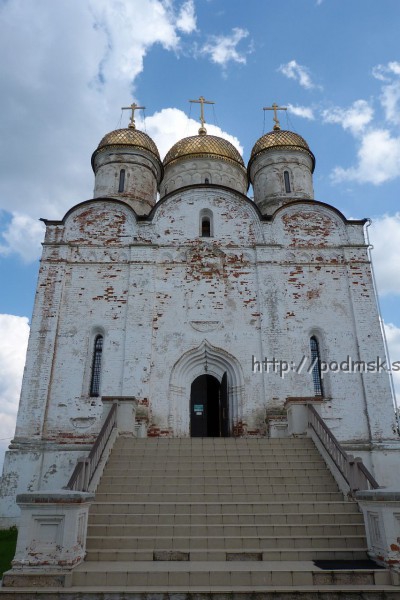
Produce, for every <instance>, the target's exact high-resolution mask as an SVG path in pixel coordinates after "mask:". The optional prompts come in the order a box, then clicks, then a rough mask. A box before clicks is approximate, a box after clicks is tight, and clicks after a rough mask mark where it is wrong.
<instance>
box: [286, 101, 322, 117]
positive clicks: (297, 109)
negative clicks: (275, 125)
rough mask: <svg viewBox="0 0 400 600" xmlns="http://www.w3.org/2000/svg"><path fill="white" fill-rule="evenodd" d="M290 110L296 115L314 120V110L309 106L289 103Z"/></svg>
mask: <svg viewBox="0 0 400 600" xmlns="http://www.w3.org/2000/svg"><path fill="white" fill-rule="evenodd" d="M287 107H288V110H289V111H290V112H291V113H293V114H294V115H296V117H302V118H303V119H309V120H311V121H313V120H314V118H315V117H314V111H313V109H312V108H310V107H309V106H294V105H293V104H288V105H287Z"/></svg>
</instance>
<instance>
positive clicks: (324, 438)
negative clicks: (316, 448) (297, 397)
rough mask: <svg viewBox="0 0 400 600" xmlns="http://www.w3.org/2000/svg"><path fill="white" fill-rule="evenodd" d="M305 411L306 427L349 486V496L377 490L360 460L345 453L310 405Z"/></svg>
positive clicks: (376, 485)
mask: <svg viewBox="0 0 400 600" xmlns="http://www.w3.org/2000/svg"><path fill="white" fill-rule="evenodd" d="M307 409H308V426H309V427H310V428H311V429H312V430H313V431H314V433H315V434H316V436H317V437H318V439H319V440H320V442H321V444H322V445H323V447H324V448H325V450H326V452H327V453H328V455H329V457H330V459H331V460H332V461H333V463H334V464H335V465H336V467H337V468H338V469H339V472H340V474H341V475H342V477H343V478H344V479H345V481H346V482H347V484H348V486H349V491H350V494H352V495H353V494H354V493H355V492H357V491H358V490H376V489H378V488H379V484H378V483H377V481H375V479H374V478H373V476H372V475H371V473H370V472H369V471H368V469H367V467H366V466H365V465H364V463H363V461H362V459H361V458H354V456H352V455H351V454H347V452H345V450H344V449H343V448H342V446H341V445H340V443H339V442H338V440H337V439H336V438H335V436H334V435H333V433H332V431H331V430H330V429H329V427H328V426H327V425H326V423H325V422H324V420H323V419H322V418H321V417H320V415H319V414H318V413H317V411H316V410H315V408H314V406H313V405H312V404H308V405H307Z"/></svg>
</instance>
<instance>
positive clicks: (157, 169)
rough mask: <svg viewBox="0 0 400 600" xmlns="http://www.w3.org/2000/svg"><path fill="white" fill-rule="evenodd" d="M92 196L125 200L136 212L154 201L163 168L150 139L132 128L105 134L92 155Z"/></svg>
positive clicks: (148, 208)
mask: <svg viewBox="0 0 400 600" xmlns="http://www.w3.org/2000/svg"><path fill="white" fill-rule="evenodd" d="M92 167H93V170H94V172H95V187H94V198H98V197H111V198H117V199H119V200H123V201H124V202H127V203H128V204H129V205H130V206H131V207H132V208H133V209H134V210H135V212H136V213H137V214H138V215H145V214H149V212H150V211H151V209H152V208H153V206H154V205H155V203H156V198H157V189H158V185H159V184H160V182H161V179H162V174H163V168H162V164H161V160H160V157H159V154H158V150H157V147H156V145H155V144H154V142H153V140H152V139H151V138H150V137H149V136H148V135H147V134H145V133H143V132H142V131H137V130H136V129H133V128H128V129H119V130H116V131H112V132H111V133H108V134H107V135H106V136H104V138H103V139H102V140H101V142H100V144H99V146H98V148H97V150H96V151H95V152H94V153H93V156H92Z"/></svg>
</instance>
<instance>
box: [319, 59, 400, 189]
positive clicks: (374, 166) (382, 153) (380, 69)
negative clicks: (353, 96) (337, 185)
mask: <svg viewBox="0 0 400 600" xmlns="http://www.w3.org/2000/svg"><path fill="white" fill-rule="evenodd" d="M372 74H373V76H374V77H375V79H377V80H379V81H382V82H383V85H382V90H381V95H380V97H379V101H380V103H381V105H382V108H383V115H384V120H385V124H384V125H383V126H382V125H380V126H377V125H374V123H373V118H374V111H373V108H372V106H371V104H370V103H369V102H367V101H366V100H357V101H356V102H354V103H353V104H352V105H351V106H350V107H349V108H346V109H343V108H340V107H334V108H332V109H329V110H324V111H323V112H322V118H323V120H324V121H325V122H326V123H337V124H339V125H341V126H342V127H343V129H345V130H349V131H350V133H351V134H352V135H353V136H354V137H355V138H356V140H357V143H358V149H357V163H356V165H354V166H352V167H349V168H344V167H336V168H335V169H334V170H333V172H332V179H333V181H335V182H342V181H356V182H358V183H372V184H374V185H379V184H381V183H384V182H386V181H390V180H393V179H395V178H397V177H399V175H400V136H399V135H398V132H397V131H392V129H391V126H393V125H400V79H399V76H400V62H395V61H392V62H389V63H387V65H377V66H376V67H374V69H373V70H372Z"/></svg>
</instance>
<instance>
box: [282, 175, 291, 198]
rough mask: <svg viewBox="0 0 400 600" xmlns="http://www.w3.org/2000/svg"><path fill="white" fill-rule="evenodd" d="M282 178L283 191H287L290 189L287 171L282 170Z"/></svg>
mask: <svg viewBox="0 0 400 600" xmlns="http://www.w3.org/2000/svg"><path fill="white" fill-rule="evenodd" d="M283 178H284V180H285V192H287V193H289V192H291V191H292V190H291V189H290V177H289V171H283Z"/></svg>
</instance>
